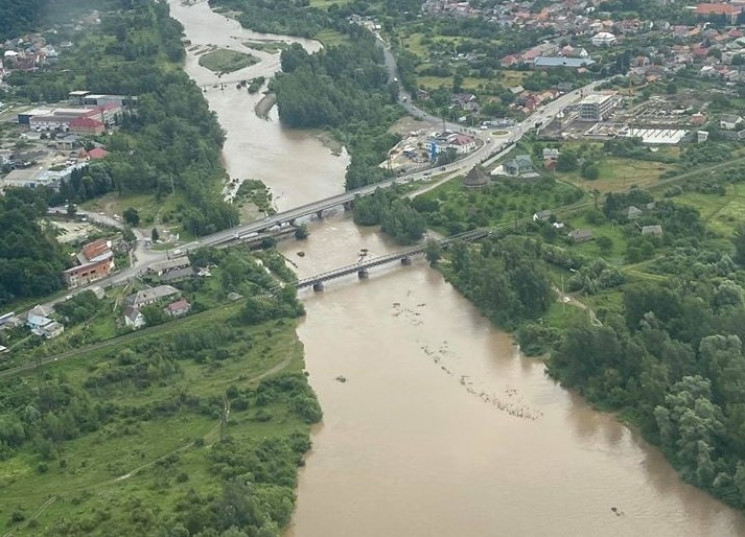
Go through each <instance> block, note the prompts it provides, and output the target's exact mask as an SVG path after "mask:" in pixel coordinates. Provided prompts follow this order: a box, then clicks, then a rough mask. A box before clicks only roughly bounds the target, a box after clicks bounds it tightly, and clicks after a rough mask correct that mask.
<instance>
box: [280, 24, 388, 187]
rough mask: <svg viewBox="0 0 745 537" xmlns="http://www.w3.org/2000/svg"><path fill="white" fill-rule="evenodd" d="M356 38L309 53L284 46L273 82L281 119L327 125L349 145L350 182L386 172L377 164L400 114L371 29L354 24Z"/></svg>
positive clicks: (373, 178)
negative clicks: (280, 69)
mask: <svg viewBox="0 0 745 537" xmlns="http://www.w3.org/2000/svg"><path fill="white" fill-rule="evenodd" d="M349 32H350V36H351V42H349V43H348V44H343V45H339V46H332V47H327V48H324V49H322V50H320V51H319V52H317V53H315V54H308V53H307V52H306V51H305V50H304V49H303V48H302V47H301V46H300V45H298V44H293V45H292V46H290V47H289V48H287V49H285V50H284V51H283V52H282V56H281V61H282V71H283V73H280V74H278V75H277V77H276V78H275V80H274V81H273V82H272V84H271V87H272V89H273V90H274V91H275V92H276V94H277V107H278V111H279V116H280V119H281V120H282V121H283V122H284V123H286V124H287V125H290V126H292V127H316V128H318V127H320V128H328V129H330V130H331V132H332V133H334V134H335V135H336V136H337V138H339V139H340V140H341V141H342V142H343V143H344V144H345V145H346V147H347V149H348V150H349V152H350V155H351V163H350V165H349V167H348V168H347V175H346V186H347V188H348V189H353V188H357V187H359V186H363V185H366V184H369V183H373V182H377V181H379V180H381V179H383V178H384V177H386V172H385V171H384V170H383V169H381V168H379V167H378V164H380V162H382V161H384V160H385V158H386V154H387V151H388V149H389V148H390V147H391V146H392V145H395V143H396V142H397V141H398V137H397V136H395V135H393V134H390V133H389V132H387V129H388V127H389V126H390V125H391V123H393V121H395V119H397V118H398V117H399V115H400V111H399V110H398V107H397V105H396V91H395V88H394V87H393V86H389V85H388V74H387V72H386V69H385V67H384V65H383V53H382V51H381V50H380V49H379V48H378V47H377V46H376V45H375V39H374V37H373V36H372V34H370V33H369V32H368V31H367V30H365V29H362V28H360V27H358V26H355V25H350V28H349Z"/></svg>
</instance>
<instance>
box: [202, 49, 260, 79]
mask: <svg viewBox="0 0 745 537" xmlns="http://www.w3.org/2000/svg"><path fill="white" fill-rule="evenodd" d="M258 62H259V60H258V59H257V58H256V57H254V56H251V55H250V54H246V53H245V52H238V51H235V50H226V49H217V50H213V51H211V52H207V53H206V54H202V55H201V56H200V57H199V65H201V66H202V67H206V68H207V69H209V70H210V71H214V72H215V73H232V72H233V71H238V70H239V69H243V68H244V67H249V66H251V65H254V64H255V63H258Z"/></svg>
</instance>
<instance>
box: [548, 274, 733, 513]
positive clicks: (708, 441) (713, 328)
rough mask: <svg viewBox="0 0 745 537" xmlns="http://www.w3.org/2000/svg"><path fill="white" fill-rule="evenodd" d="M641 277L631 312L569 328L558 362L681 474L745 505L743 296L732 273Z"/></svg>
mask: <svg viewBox="0 0 745 537" xmlns="http://www.w3.org/2000/svg"><path fill="white" fill-rule="evenodd" d="M733 276H734V274H729V275H727V276H724V277H719V278H712V279H710V280H708V281H707V280H705V281H702V280H689V279H687V278H683V279H681V280H677V281H672V282H670V283H669V284H666V285H659V284H654V285H652V284H646V283H640V284H634V285H630V286H627V287H626V288H625V290H624V295H623V296H624V309H623V312H624V316H623V317H621V316H617V315H614V314H610V313H606V314H605V315H603V318H602V322H603V326H577V327H575V328H572V329H570V330H569V331H568V332H567V333H566V334H565V336H564V337H563V339H562V342H561V344H560V345H559V346H558V349H557V350H556V352H555V353H554V354H553V356H552V358H551V362H550V366H551V367H550V370H551V373H552V374H553V375H555V376H556V377H557V378H558V379H560V380H561V381H562V382H563V383H564V384H565V385H566V386H568V387H572V388H576V389H578V390H580V392H581V393H582V394H583V395H585V396H586V397H587V398H589V399H590V400H591V401H593V402H596V403H599V404H602V405H604V406H607V407H609V408H612V409H618V410H623V411H624V412H625V413H628V414H629V415H632V416H633V417H634V418H635V420H636V421H637V422H638V423H639V424H640V425H641V427H642V429H643V431H644V432H645V434H646V435H647V436H648V437H649V438H651V439H652V440H654V441H655V442H656V443H659V444H660V446H661V447H662V449H663V450H664V451H665V452H666V453H667V454H668V456H669V457H670V459H671V460H672V461H673V463H674V464H675V466H676V467H677V468H678V469H679V471H680V472H681V475H682V476H683V477H684V478H685V479H686V480H687V481H689V482H692V483H694V484H696V485H698V486H700V487H702V488H705V489H707V490H710V491H712V492H713V493H714V494H716V495H717V496H718V497H720V498H722V499H724V500H726V501H728V502H729V503H731V504H733V505H736V506H738V507H743V506H744V505H745V467H743V466H742V462H741V461H742V460H743V459H745V432H744V431H745V411H744V410H743V409H745V399H743V398H744V397H745V395H744V392H743V383H745V358H744V357H743V354H742V343H741V341H742V338H743V337H745V330H744V328H743V327H744V326H745V302H744V301H743V289H742V287H741V286H740V285H739V284H738V283H736V282H735V281H733V280H730V279H728V277H733Z"/></svg>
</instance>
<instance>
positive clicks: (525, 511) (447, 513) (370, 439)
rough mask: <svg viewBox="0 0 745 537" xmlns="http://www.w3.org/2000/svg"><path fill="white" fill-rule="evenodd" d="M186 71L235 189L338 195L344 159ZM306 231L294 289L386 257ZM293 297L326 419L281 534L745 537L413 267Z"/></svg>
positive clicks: (725, 511) (358, 243)
mask: <svg viewBox="0 0 745 537" xmlns="http://www.w3.org/2000/svg"><path fill="white" fill-rule="evenodd" d="M171 6H172V14H173V15H174V16H175V17H176V18H177V19H178V20H180V21H181V22H182V23H183V24H184V26H185V28H186V34H187V37H188V38H189V39H190V40H191V41H192V43H193V44H195V45H196V44H201V45H208V44H218V45H222V46H225V45H230V46H231V48H235V49H238V48H239V46H240V43H241V42H242V41H245V40H247V39H257V38H262V39H267V38H269V37H268V36H261V35H258V34H254V33H252V32H248V31H246V30H242V29H241V28H240V27H239V26H238V24H237V23H235V22H234V21H231V20H230V19H227V18H225V17H223V16H221V15H217V14H214V13H212V12H211V11H210V10H209V8H208V7H207V5H206V4H204V3H198V4H195V5H193V6H189V7H186V6H182V5H181V4H180V2H176V1H174V0H172V1H171ZM271 38H272V39H281V40H286V41H298V42H301V43H302V44H303V45H304V46H306V47H308V48H309V49H311V50H313V49H315V48H317V47H318V44H317V43H315V42H312V41H304V40H297V39H294V38H287V37H276V36H271ZM255 54H256V56H257V57H259V58H260V59H261V60H262V62H261V63H260V64H258V65H255V66H252V67H250V68H247V69H246V70H244V71H242V72H240V73H238V74H237V78H238V79H242V78H250V77H253V76H259V75H260V74H263V75H265V76H266V75H270V74H271V73H273V72H274V71H275V70H276V69H277V68H278V65H279V64H278V59H277V55H269V54H264V53H255ZM186 69H187V72H188V73H189V74H190V76H192V78H194V80H195V81H197V83H198V84H200V85H202V86H208V88H207V93H206V97H207V99H208V101H209V103H210V106H211V107H212V109H213V110H215V111H216V112H217V114H218V118H219V120H220V122H221V124H222V126H223V128H225V130H226V132H227V136H228V139H227V143H226V145H225V159H226V163H227V167H228V170H229V172H230V174H231V177H240V178H246V177H252V178H257V179H262V180H263V181H264V182H265V183H266V184H267V185H269V186H270V187H271V188H272V189H273V191H274V193H275V196H277V197H278V200H277V203H278V205H279V206H280V208H288V207H292V206H296V205H301V204H304V203H308V202H311V201H313V200H315V199H319V198H323V197H326V196H329V195H332V194H335V193H338V192H340V191H341V190H342V189H343V175H344V168H345V166H346V164H347V163H348V159H347V157H346V156H342V157H334V156H333V155H332V154H331V153H330V152H329V151H328V150H327V149H326V148H324V147H323V146H322V145H321V144H320V143H319V142H318V141H317V140H316V139H314V138H313V137H312V136H310V135H308V134H307V133H302V132H294V131H291V130H287V129H284V128H282V127H281V126H280V125H279V123H278V121H277V120H276V116H273V117H272V118H271V119H270V120H269V121H266V120H261V119H259V118H256V117H255V115H254V114H253V106H254V105H255V103H256V102H257V101H258V99H259V97H258V96H248V95H247V94H246V93H245V91H242V92H241V91H238V90H236V89H235V85H234V84H228V87H227V88H226V89H224V90H219V89H215V88H212V87H211V84H214V83H215V81H216V80H217V78H216V76H215V75H214V74H212V73H210V72H209V71H206V70H205V69H202V68H201V67H199V66H198V65H197V64H196V56H195V55H194V52H190V53H189V59H188V61H187V65H186ZM231 77H232V79H236V76H235V75H226V76H225V77H223V78H225V79H226V80H227V79H231ZM310 228H311V236H310V238H309V239H308V240H307V241H304V242H294V241H289V242H285V243H283V244H281V246H280V248H281V250H282V252H283V253H284V254H285V255H286V256H287V258H288V259H290V260H291V262H293V263H294V264H295V265H296V269H297V272H298V274H299V275H300V276H301V277H303V276H309V275H312V274H315V273H318V272H322V271H324V270H326V269H330V268H334V267H337V266H340V265H345V264H349V263H354V262H356V261H357V260H358V259H359V256H360V253H361V251H362V250H363V249H367V251H368V255H381V254H385V253H388V252H392V251H394V250H395V249H396V246H394V245H392V244H391V243H390V242H388V241H387V240H386V239H385V238H384V237H382V236H381V235H380V234H379V233H378V232H376V230H371V229H360V228H358V227H356V226H355V225H354V224H353V223H352V222H351V221H350V220H349V218H348V217H346V216H345V215H343V214H340V215H336V216H332V217H329V218H327V219H325V220H324V221H322V222H314V223H312V224H311V226H310ZM299 251H303V253H304V254H305V255H304V257H300V256H298V255H297V253H298V252H299ZM301 297H302V299H303V302H304V304H305V307H306V309H307V316H306V318H305V319H304V320H303V321H302V323H301V324H300V326H299V328H298V334H299V336H300V339H301V340H302V341H303V343H304V345H305V353H306V363H307V369H308V372H309V373H310V382H311V384H312V386H313V388H314V389H315V390H316V392H317V394H318V397H319V399H320V401H321V405H322V407H323V410H324V420H323V424H322V425H320V426H318V427H317V428H315V430H314V432H313V442H314V446H313V450H312V451H311V452H310V453H309V455H308V456H307V458H306V466H305V467H304V468H303V469H302V470H301V472H300V485H299V489H298V503H297V510H296V513H295V515H294V519H293V522H292V525H291V527H290V528H289V530H288V532H287V533H288V537H350V536H354V537H368V536H369V537H373V536H374V537H382V536H386V537H398V536H400V537H403V536H406V537H440V536H442V537H453V536H469V537H470V536H472V537H477V536H478V537H491V536H494V537H502V536H504V537H543V536H545V537H563V536H567V537H598V536H603V537H615V536H619V537H621V536H623V537H639V536H650V537H709V536H711V537H732V536H745V519H743V517H742V516H741V515H740V514H738V513H737V512H735V511H733V510H731V509H729V508H728V507H726V506H724V505H723V504H721V503H719V502H717V501H716V500H714V499H712V498H710V497H709V496H708V495H706V494H704V493H703V492H700V491H698V490H696V489H695V488H693V487H690V486H688V485H686V484H685V483H682V482H681V481H680V479H679V478H678V477H677V475H676V474H675V472H674V471H673V469H672V468H671V466H670V465H669V464H668V463H667V462H666V461H665V460H664V458H663V457H662V455H661V454H660V453H659V452H658V451H657V450H656V449H654V448H652V447H650V446H648V445H647V444H646V443H645V442H644V441H643V440H642V439H641V438H639V437H638V435H636V434H635V433H633V432H632V431H631V430H630V429H628V428H627V427H625V426H623V425H621V424H619V423H618V422H617V421H615V419H614V418H613V416H610V415H607V414H602V413H598V412H596V411H594V410H592V409H591V408H589V407H588V406H587V405H586V404H585V403H584V402H583V401H582V400H581V399H580V398H579V397H577V396H575V395H573V394H572V393H570V392H567V391H566V390H564V389H562V388H561V387H560V386H558V385H556V384H555V383H554V382H553V381H552V380H551V379H549V378H548V377H547V376H546V374H545V371H544V366H543V364H542V363H541V362H540V361H537V360H534V359H529V358H526V357H524V356H522V355H521V354H520V353H519V351H518V350H517V349H516V348H515V346H514V344H513V342H512V340H511V339H510V338H509V336H507V335H506V334H504V333H502V332H500V331H499V330H497V329H495V328H494V327H493V326H492V325H490V324H489V322H488V321H487V320H486V319H484V318H483V317H482V316H481V315H480V314H479V313H478V312H477V311H476V310H475V308H474V307H473V306H472V305H471V304H470V303H469V302H468V301H467V300H466V299H464V298H463V297H462V296H460V295H459V294H458V293H457V292H456V291H455V290H454V289H453V288H452V287H451V286H450V285H448V284H447V283H446V282H444V281H443V279H442V277H441V275H440V274H439V273H438V272H436V271H435V270H433V269H431V268H429V267H428V266H427V265H426V263H424V262H423V261H416V262H415V263H414V264H413V265H412V266H410V267H400V266H389V267H383V268H378V269H373V270H371V271H370V278H369V279H368V280H367V281H362V282H360V281H358V280H357V278H356V276H349V277H346V278H342V279H340V280H337V281H334V282H331V283H329V284H328V285H327V286H326V290H325V291H324V292H322V293H313V292H312V291H310V290H305V291H303V292H302V293H301ZM338 377H343V379H344V380H346V382H340V380H338V379H337V378H338ZM613 508H615V511H614V510H612V509H613Z"/></svg>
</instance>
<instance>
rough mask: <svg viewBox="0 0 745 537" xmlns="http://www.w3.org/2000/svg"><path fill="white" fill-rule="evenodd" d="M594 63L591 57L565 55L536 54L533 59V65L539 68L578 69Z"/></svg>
mask: <svg viewBox="0 0 745 537" xmlns="http://www.w3.org/2000/svg"><path fill="white" fill-rule="evenodd" d="M594 63H595V60H593V59H592V58H568V57H566V56H538V57H537V58H536V59H535V60H533V67H536V68H541V69H556V68H559V67H567V68H569V69H579V68H580V67H588V66H590V65H592V64H594Z"/></svg>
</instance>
